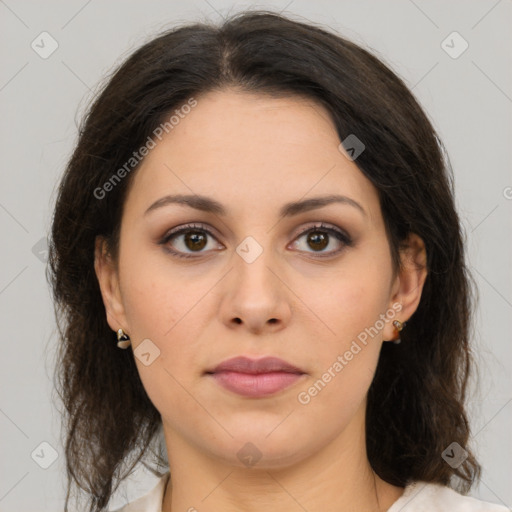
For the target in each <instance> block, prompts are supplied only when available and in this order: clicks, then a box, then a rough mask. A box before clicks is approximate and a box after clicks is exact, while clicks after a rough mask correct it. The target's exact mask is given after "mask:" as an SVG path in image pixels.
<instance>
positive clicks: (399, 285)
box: [383, 233, 427, 341]
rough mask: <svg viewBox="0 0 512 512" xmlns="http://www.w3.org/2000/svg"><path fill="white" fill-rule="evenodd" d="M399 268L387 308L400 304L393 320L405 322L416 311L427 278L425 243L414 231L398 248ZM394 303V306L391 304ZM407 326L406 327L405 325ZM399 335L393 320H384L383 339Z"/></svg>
mask: <svg viewBox="0 0 512 512" xmlns="http://www.w3.org/2000/svg"><path fill="white" fill-rule="evenodd" d="M400 260H401V262H402V265H401V269H400V271H399V273H398V275H397V276H396V279H395V282H394V284H393V291H392V295H391V301H390V303H389V308H391V309H393V310H395V308H396V303H399V304H401V305H402V308H401V310H400V311H397V313H396V315H395V317H394V319H393V320H400V322H402V323H404V322H406V321H407V320H408V319H409V318H410V317H411V316H412V315H413V313H414V312H415V311H416V309H417V307H418V304H419V303H420V299H421V293H422V291H423V285H424V283H425V279H426V278H427V252H426V249H425V243H424V242H423V240H422V239H421V238H420V237H419V236H418V235H417V234H416V233H409V236H408V238H407V240H406V241H405V242H404V244H403V247H402V248H401V249H400ZM393 304H395V308H392V305H393ZM406 328H407V327H406ZM399 337H400V335H399V333H398V331H397V329H396V327H395V326H394V325H393V321H389V322H386V325H385V327H384V329H383V339H384V340H389V341H391V340H394V339H397V338H399Z"/></svg>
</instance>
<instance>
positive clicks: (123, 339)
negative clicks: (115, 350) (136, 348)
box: [117, 329, 132, 348]
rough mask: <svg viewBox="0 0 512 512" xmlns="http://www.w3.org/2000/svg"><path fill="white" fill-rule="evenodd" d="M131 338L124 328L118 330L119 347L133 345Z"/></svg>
mask: <svg viewBox="0 0 512 512" xmlns="http://www.w3.org/2000/svg"><path fill="white" fill-rule="evenodd" d="M131 343H132V342H131V341H130V338H129V337H128V336H127V335H126V334H125V333H124V332H123V329H119V330H118V331H117V346H118V347H119V348H128V347H129V346H130V345H131Z"/></svg>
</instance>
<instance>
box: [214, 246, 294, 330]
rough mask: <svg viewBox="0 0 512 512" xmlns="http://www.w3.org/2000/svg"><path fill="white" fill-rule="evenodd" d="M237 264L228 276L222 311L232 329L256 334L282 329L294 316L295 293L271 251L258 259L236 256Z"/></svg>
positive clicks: (235, 263)
mask: <svg viewBox="0 0 512 512" xmlns="http://www.w3.org/2000/svg"><path fill="white" fill-rule="evenodd" d="M233 259H234V261H233V268H232V269H231V271H230V272H229V273H228V275H227V276H226V279H224V284H223V290H222V299H221V308H220V315H221V319H222V321H223V323H224V324H225V325H226V326H227V327H228V328H229V329H238V330H240V331H241V330H246V331H249V332H251V333H253V334H262V333H264V332H265V331H268V332H276V331H279V330H281V329H283V328H285V326H286V325H287V324H288V323H289V321H290V318H291V304H290V299H291V297H292V296H293V293H292V292H291V291H290V290H289V288H288V287H287V286H286V279H285V276H284V275H283V271H282V270H280V267H279V265H278V264H277V263H276V261H275V259H273V258H272V257H271V254H270V251H263V252H262V253H261V254H260V255H259V256H258V257H257V258H256V259H255V260H254V261H252V262H250V263H249V262H248V261H250V260H245V259H244V258H243V257H240V256H239V255H238V254H236V255H235V256H234V258H233Z"/></svg>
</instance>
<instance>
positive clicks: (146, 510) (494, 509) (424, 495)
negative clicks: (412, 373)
mask: <svg viewBox="0 0 512 512" xmlns="http://www.w3.org/2000/svg"><path fill="white" fill-rule="evenodd" d="M169 476H170V473H169V472H167V473H165V475H163V476H162V477H161V478H160V480H159V481H158V484H157V485H156V486H155V487H154V488H153V489H152V490H151V491H150V492H148V493H147V494H145V495H144V496H142V497H141V498H138V499H137V500H135V501H132V502H131V503H128V504H127V505H125V506H124V507H122V508H120V509H116V510H114V511H113V512H162V502H163V499H164V492H165V485H166V484H167V480H168V479H169ZM511 510H512V509H509V508H507V507H505V506H504V505H496V504H494V503H489V502H487V501H481V500H477V499H476V498H472V497H470V496H463V495H462V494H459V493H457V492H456V491H454V490H453V489H451V488H450V487H446V486H444V485H440V484H432V483H427V482H419V481H418V482H413V483H411V484H409V485H408V486H406V487H405V489H404V493H403V494H402V496H400V498H398V500H397V501H395V503H393V505H391V508H389V509H388V511H387V512H511Z"/></svg>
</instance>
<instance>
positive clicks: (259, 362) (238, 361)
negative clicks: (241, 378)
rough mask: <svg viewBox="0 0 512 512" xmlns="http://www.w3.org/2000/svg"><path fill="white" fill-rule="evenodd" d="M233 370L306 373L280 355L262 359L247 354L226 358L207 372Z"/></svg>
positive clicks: (239, 371)
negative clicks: (279, 356) (280, 357)
mask: <svg viewBox="0 0 512 512" xmlns="http://www.w3.org/2000/svg"><path fill="white" fill-rule="evenodd" d="M223 371H231V372H238V373H252V374H258V373H269V372H288V373H304V372H303V371H302V370H301V369H300V368H297V367H296V366H294V365H292V364H290V363H287V362H286V361H283V360H282V359H279V358H278V357H262V358H261V359H251V358H249V357H245V356H239V357H233V358H231V359H226V360H225V361H223V362H222V363H220V364H218V365H217V366H216V367H215V368H213V369H211V370H208V371H207V372H206V373H218V372H223Z"/></svg>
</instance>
